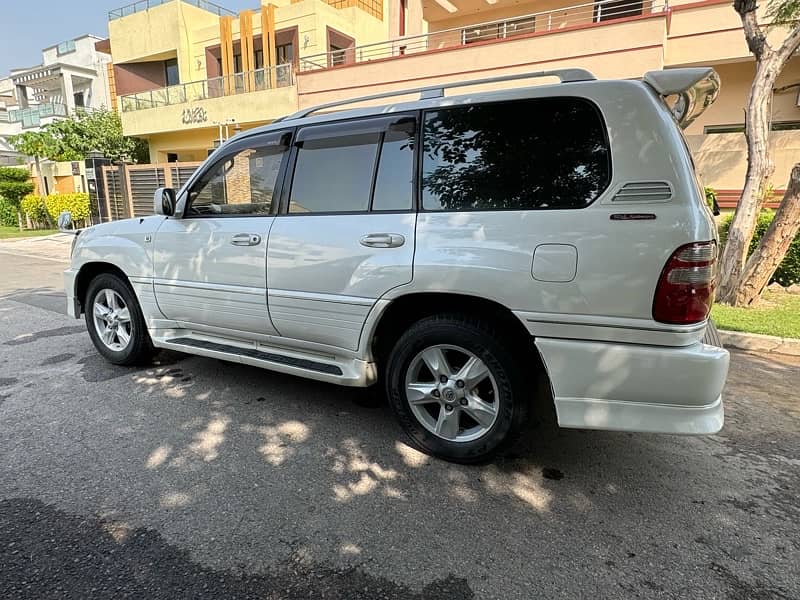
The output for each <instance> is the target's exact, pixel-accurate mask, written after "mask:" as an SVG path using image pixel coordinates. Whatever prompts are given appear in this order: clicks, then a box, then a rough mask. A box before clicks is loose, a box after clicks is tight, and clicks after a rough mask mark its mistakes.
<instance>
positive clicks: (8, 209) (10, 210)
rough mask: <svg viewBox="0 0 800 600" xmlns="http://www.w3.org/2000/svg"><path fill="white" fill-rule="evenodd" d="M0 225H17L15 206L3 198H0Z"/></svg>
mask: <svg viewBox="0 0 800 600" xmlns="http://www.w3.org/2000/svg"><path fill="white" fill-rule="evenodd" d="M0 225H2V226H5V227H16V226H17V207H16V206H14V205H13V204H12V203H11V202H9V201H8V200H6V199H5V198H0Z"/></svg>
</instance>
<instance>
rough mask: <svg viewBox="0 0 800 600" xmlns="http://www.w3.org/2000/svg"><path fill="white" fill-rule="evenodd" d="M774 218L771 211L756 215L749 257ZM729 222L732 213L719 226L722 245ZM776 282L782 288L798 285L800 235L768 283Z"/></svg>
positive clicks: (726, 234) (799, 277)
mask: <svg viewBox="0 0 800 600" xmlns="http://www.w3.org/2000/svg"><path fill="white" fill-rule="evenodd" d="M774 216H775V212H774V211H772V210H763V211H761V214H759V215H758V223H757V224H756V231H755V233H754V234H753V241H752V242H750V248H749V249H748V251H747V255H748V256H750V254H752V253H753V251H754V250H755V249H756V247H757V246H758V241H759V240H760V239H761V236H763V235H764V234H765V233H766V231H767V228H769V224H770V223H772V218H773V217H774ZM731 221H733V213H731V214H730V215H728V216H726V217H725V218H724V219H723V220H722V222H721V223H720V225H719V239H720V242H721V243H722V244H724V243H725V240H726V239H727V238H728V229H730V226H731ZM776 281H777V282H778V283H780V284H781V285H782V286H784V287H788V286H790V285H792V284H796V283H800V234H799V235H798V236H797V237H795V238H794V241H793V242H792V244H791V246H789V250H788V251H787V252H786V256H785V257H784V259H783V262H781V264H780V265H778V268H777V269H776V270H775V274H774V275H773V276H772V279H771V280H770V283H772V282H776Z"/></svg>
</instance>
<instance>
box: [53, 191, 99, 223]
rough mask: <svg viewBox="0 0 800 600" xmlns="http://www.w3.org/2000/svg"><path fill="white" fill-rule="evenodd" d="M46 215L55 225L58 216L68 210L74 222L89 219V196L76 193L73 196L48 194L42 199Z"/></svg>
mask: <svg viewBox="0 0 800 600" xmlns="http://www.w3.org/2000/svg"><path fill="white" fill-rule="evenodd" d="M44 205H45V208H46V209H47V214H48V215H50V218H51V219H52V220H53V222H54V223H55V222H56V221H57V220H58V215H60V214H61V213H62V212H63V211H65V210H68V211H69V212H71V213H72V220H73V221H74V222H76V223H77V222H80V221H85V220H87V219H88V218H89V216H90V214H91V212H90V210H89V194H86V193H82V192H77V193H75V194H50V195H49V196H47V197H46V198H45V199H44Z"/></svg>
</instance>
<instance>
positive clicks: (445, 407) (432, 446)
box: [386, 314, 535, 464]
mask: <svg viewBox="0 0 800 600" xmlns="http://www.w3.org/2000/svg"><path fill="white" fill-rule="evenodd" d="M503 337H505V338H506V339H508V338H509V336H503ZM500 339H502V338H501V336H500V335H499V332H498V331H496V330H494V329H493V328H492V326H491V325H490V324H488V323H487V322H485V321H483V320H481V319H478V318H475V317H471V316H467V315H460V314H444V315H435V316H432V317H427V318H425V319H422V320H420V321H418V322H417V323H415V324H414V325H412V326H411V327H410V328H409V329H408V331H406V333H405V334H403V335H402V336H401V337H400V339H399V340H398V341H397V343H396V344H395V346H394V349H393V350H392V351H391V353H390V355H389V359H388V364H387V369H386V392H387V397H388V399H389V404H390V405H391V407H392V409H393V410H394V412H395V415H396V416H397V418H398V420H399V421H400V425H401V426H402V427H403V429H404V431H405V432H406V434H407V435H408V436H409V437H410V438H411V441H412V442H413V444H414V446H416V447H417V448H419V449H420V450H422V451H423V452H426V453H428V454H432V455H434V456H437V457H439V458H443V459H445V460H448V461H451V462H457V463H465V464H466V463H476V462H482V461H485V460H487V459H488V458H490V457H491V456H493V455H494V454H496V453H498V452H501V451H503V450H505V449H507V448H508V447H510V446H511V444H513V443H514V441H515V440H516V438H517V437H518V436H519V434H520V433H521V432H522V431H523V430H524V429H525V427H526V425H527V424H528V420H529V415H530V398H529V397H528V396H529V395H530V393H528V394H526V386H525V385H524V383H525V378H524V373H525V371H524V370H523V367H522V364H521V361H520V359H519V357H518V353H515V351H514V347H515V345H514V344H510V343H509V344H504V343H501V342H500ZM440 354H441V355H443V356H444V359H443V360H442V359H441V358H437V357H439V356H440ZM437 361H438V363H441V364H440V365H439V366H438V367H437ZM481 363H482V364H481ZM431 365H433V367H432V366H431ZM468 365H471V366H468ZM435 369H438V371H437V373H434V370H435ZM465 369H466V370H465ZM445 372H449V373H450V376H448V377H447V379H448V381H447V383H446V384H445V383H444V381H443V379H442V375H443V374H444V373H445ZM484 373H485V375H484ZM481 377H483V379H480V378H481ZM437 381H438V383H437ZM459 381H463V382H464V384H463V385H461V384H460V383H459ZM429 386H431V387H429ZM530 389H532V390H533V389H535V386H534V385H532V386H530ZM429 390H430V392H429ZM433 390H436V391H433ZM437 393H438V396H436V394H437ZM477 400H480V401H481V402H477ZM437 430H438V433H437Z"/></svg>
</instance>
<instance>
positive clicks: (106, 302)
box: [84, 273, 156, 365]
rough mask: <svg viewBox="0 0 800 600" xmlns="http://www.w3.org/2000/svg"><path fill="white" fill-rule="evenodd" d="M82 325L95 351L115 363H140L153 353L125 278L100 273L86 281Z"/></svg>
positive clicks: (142, 319) (145, 327) (137, 307)
mask: <svg viewBox="0 0 800 600" xmlns="http://www.w3.org/2000/svg"><path fill="white" fill-rule="evenodd" d="M84 309H85V313H86V327H87V328H88V330H89V336H90V337H91V338H92V342H93V343H94V346H95V348H97V351H98V352H99V353H100V354H102V355H103V357H105V359H106V360H108V361H109V362H111V363H114V364H116V365H132V364H141V363H143V362H147V361H148V360H150V359H151V358H152V357H153V356H154V355H155V353H156V351H155V349H154V348H153V343H152V341H151V340H150V334H149V333H148V331H147V326H146V324H145V322H144V317H143V316H142V311H141V309H140V308H139V303H138V302H137V301H136V296H135V295H134V293H133V290H131V288H130V287H129V286H128V284H127V282H125V281H123V280H122V279H120V278H119V277H118V276H116V275H113V274H111V273H102V274H100V275H98V276H97V277H95V278H94V279H93V280H92V282H91V283H90V284H89V289H88V291H87V292H86V301H85V303H84Z"/></svg>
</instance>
